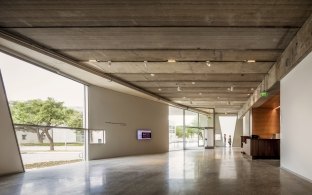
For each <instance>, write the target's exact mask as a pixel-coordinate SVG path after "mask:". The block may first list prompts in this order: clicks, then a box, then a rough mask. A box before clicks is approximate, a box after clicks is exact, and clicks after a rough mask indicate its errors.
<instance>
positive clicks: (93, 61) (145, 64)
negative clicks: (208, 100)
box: [89, 59, 256, 77]
mask: <svg viewBox="0 0 312 195" xmlns="http://www.w3.org/2000/svg"><path fill="white" fill-rule="evenodd" d="M89 62H91V63H96V62H102V61H100V60H95V59H90V60H89ZM167 62H169V63H175V62H177V61H176V60H175V59H169V60H168V61H167ZM244 62H248V63H255V62H256V60H245V61H244ZM143 63H144V66H145V68H147V63H148V61H143ZM107 65H108V67H111V65H112V61H110V60H109V61H107ZM206 65H207V66H208V67H211V62H210V61H209V60H207V61H206ZM150 75H151V76H152V77H154V76H155V74H154V73H151V74H150Z"/></svg>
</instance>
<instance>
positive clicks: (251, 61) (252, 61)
mask: <svg viewBox="0 0 312 195" xmlns="http://www.w3.org/2000/svg"><path fill="white" fill-rule="evenodd" d="M247 62H248V63H255V62H256V60H247Z"/></svg>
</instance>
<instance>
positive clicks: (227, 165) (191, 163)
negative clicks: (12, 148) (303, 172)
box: [0, 148, 312, 195]
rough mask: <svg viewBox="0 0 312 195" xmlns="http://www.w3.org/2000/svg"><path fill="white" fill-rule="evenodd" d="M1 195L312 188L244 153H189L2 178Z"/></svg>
mask: <svg viewBox="0 0 312 195" xmlns="http://www.w3.org/2000/svg"><path fill="white" fill-rule="evenodd" d="M0 194H1V195H6V194H8V195H13V194H31V195H37V194H38V195H45V194H53V195H54V194H62V195H63V194H134V195H137V194H229V195H233V194H246V195H251V194H260V195H266V194H296V195H305V194H312V183H310V182H308V181H305V180H303V179H301V178H299V177H297V176H294V175H292V174H290V173H288V172H286V171H284V170H281V169H280V168H279V161H276V160H274V161H271V160H254V161H251V160H248V159H246V158H243V157H242V156H241V154H240V149H234V148H233V149H228V148H227V149H223V148H217V149H215V150H187V151H175V152H170V153H167V154H157V155H143V156H136V157H123V158H114V159H107V160H98V161H91V162H89V163H84V162H81V163H75V164H71V165H63V166H58V167H54V168H45V169H38V170H33V171H29V172H26V173H23V174H17V175H12V176H7V177H2V178H0Z"/></svg>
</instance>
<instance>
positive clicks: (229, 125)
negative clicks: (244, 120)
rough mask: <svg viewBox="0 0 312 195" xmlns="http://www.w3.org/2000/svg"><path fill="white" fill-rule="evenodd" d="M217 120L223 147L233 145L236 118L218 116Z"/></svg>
mask: <svg viewBox="0 0 312 195" xmlns="http://www.w3.org/2000/svg"><path fill="white" fill-rule="evenodd" d="M219 120H220V126H221V132H222V140H223V145H224V146H230V145H233V138H234V131H235V126H236V120H237V116H219ZM224 134H225V135H226V142H224ZM229 141H230V142H229ZM230 143H231V144H230Z"/></svg>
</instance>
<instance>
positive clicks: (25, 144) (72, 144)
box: [20, 143, 83, 146]
mask: <svg viewBox="0 0 312 195" xmlns="http://www.w3.org/2000/svg"><path fill="white" fill-rule="evenodd" d="M20 145H21V146H50V144H49V143H23V144H20ZM66 145H67V146H83V143H67V144H66ZM54 146H65V143H54Z"/></svg>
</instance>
